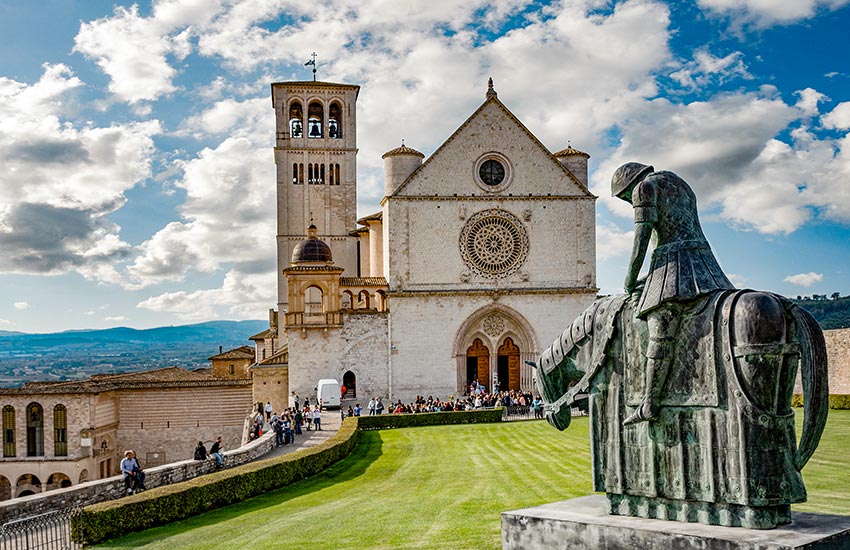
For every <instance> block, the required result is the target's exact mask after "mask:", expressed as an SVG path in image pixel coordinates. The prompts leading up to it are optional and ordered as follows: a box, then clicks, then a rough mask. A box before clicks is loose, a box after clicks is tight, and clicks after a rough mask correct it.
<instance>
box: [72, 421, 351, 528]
mask: <svg viewBox="0 0 850 550" xmlns="http://www.w3.org/2000/svg"><path fill="white" fill-rule="evenodd" d="M358 433H359V430H358V428H357V420H356V419H346V421H345V422H343V424H342V427H340V429H339V431H338V432H337V433H336V435H334V436H333V437H331V438H330V439H328V440H327V441H325V442H324V443H322V444H320V445H317V446H315V447H312V448H308V449H301V450H299V451H296V452H294V453H291V454H287V455H283V456H280V457H275V458H270V459H266V460H259V461H256V462H250V463H248V464H243V465H241V466H238V467H236V468H232V469H229V470H223V471H219V472H214V473H211V474H208V475H204V476H200V477H196V478H194V479H191V480H189V481H185V482H183V483H177V484H174V485H166V486H162V487H156V488H154V489H151V490H150V491H145V492H144V493H139V494H136V495H133V496H129V497H125V498H121V499H118V500H112V501H108V502H101V503H98V504H93V505H91V506H86V507H85V508H83V509H82V511H81V513H80V514H79V515H78V516H75V517H74V518H72V520H71V534H72V537H73V539H74V540H76V541H78V542H81V543H83V544H95V543H99V542H102V541H105V540H107V539H110V538H114V537H117V536H119V535H124V534H126V533H129V532H133V531H141V530H144V529H149V528H151V527H154V526H157V525H163V524H165V523H170V522H172V521H176V520H179V519H184V518H188V517H191V516H194V515H197V514H200V513H202V512H206V511H208V510H212V509H213V508H219V507H222V506H227V505H229V504H234V503H237V502H242V501H243V500H246V499H248V498H251V497H254V496H257V495H259V494H262V493H265V492H267V491H271V490H273V489H278V488H280V487H284V486H286V485H289V484H290V483H293V482H295V481H298V480H300V479H303V478H305V477H308V476H311V475H314V474H317V473H319V472H321V471H322V470H324V469H325V468H327V467H328V466H330V465H331V464H333V463H335V462H338V461H339V460H342V459H343V458H345V457H346V456H348V454H349V453H350V452H351V450H352V449H354V446H355V445H356V443H357V434H358Z"/></svg>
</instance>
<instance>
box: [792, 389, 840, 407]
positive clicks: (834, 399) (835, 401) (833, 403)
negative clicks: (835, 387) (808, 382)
mask: <svg viewBox="0 0 850 550" xmlns="http://www.w3.org/2000/svg"><path fill="white" fill-rule="evenodd" d="M791 406H792V407H802V406H803V394H801V393H795V394H794V395H793V396H791ZM829 408H830V409H844V410H846V409H850V395H847V394H840V393H835V394H830V395H829Z"/></svg>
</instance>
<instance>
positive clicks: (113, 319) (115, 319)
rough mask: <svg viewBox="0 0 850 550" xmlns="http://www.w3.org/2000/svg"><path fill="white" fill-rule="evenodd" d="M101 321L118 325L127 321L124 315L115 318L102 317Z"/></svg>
mask: <svg viewBox="0 0 850 550" xmlns="http://www.w3.org/2000/svg"><path fill="white" fill-rule="evenodd" d="M103 320H104V321H110V322H116V323H120V322H122V321H126V320H127V317H125V316H124V315H115V316H113V317H104V318H103Z"/></svg>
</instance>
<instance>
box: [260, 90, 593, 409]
mask: <svg viewBox="0 0 850 550" xmlns="http://www.w3.org/2000/svg"><path fill="white" fill-rule="evenodd" d="M359 91H360V90H359V87H358V86H354V85H348V84H334V83H328V82H315V81H313V82H281V83H275V84H272V104H273V107H274V112H275V118H276V132H277V135H276V145H275V149H274V153H275V162H276V166H277V197H278V200H277V212H278V216H277V250H278V304H277V310H276V311H272V312H271V315H270V326H269V330H268V331H265V332H263V333H261V334H259V335H256V336H254V337H252V339H253V340H254V341H255V343H256V354H257V357H256V364H255V366H254V367H252V369H254V370H257V371H260V370H262V371H263V372H265V373H268V374H269V375H270V377H269V381H270V382H271V381H272V380H274V379H275V376H277V377H278V381H277V383H273V382H272V383H270V384H269V385H268V391H266V392H264V391H263V389H261V388H256V387H255V395H256V396H257V397H258V398H259V399H265V400H271V401H272V403H273V405H274V406H275V408H279V407H280V406H286V396H288V395H289V394H290V393H291V392H293V391H294V392H297V393H299V394H300V395H313V394H314V388H315V386H316V383H317V382H318V380H320V379H322V378H335V379H337V380H339V381H340V382H341V383H342V384H343V385H345V387H346V389H347V392H348V393H347V397H355V398H357V399H363V400H368V399H369V397H372V396H382V397H384V399H391V400H393V401H395V400H396V399H402V400H408V399H412V398H413V397H414V396H415V395H434V396H435V397H440V398H445V397H448V396H450V395H455V396H457V395H461V394H463V393H464V392H465V390H466V388H467V387H468V385H469V384H470V382H472V381H478V383H480V384H484V385H485V386H486V387H487V388H488V390H489V389H493V388H495V389H501V390H506V389H529V390H530V389H531V388H532V385H533V377H534V371H533V369H532V368H531V367H530V366H528V365H527V364H526V361H533V360H535V359H536V357H537V354H538V353H539V351H540V349H541V348H542V347H545V346H546V345H548V343H549V342H551V341H552V340H554V339H555V338H556V337H557V336H558V334H559V333H560V331H561V330H562V329H563V326H564V324H565V323H566V322H569V320H571V319H573V318H574V317H575V316H576V315H577V314H578V313H579V312H581V311H582V310H583V309H584V308H585V307H587V306H588V305H590V304H591V303H592V302H593V301H594V300H595V298H596V295H597V290H598V289H597V288H596V272H595V269H596V268H595V266H596V260H595V212H594V209H595V200H596V197H595V196H593V195H592V194H591V193H590V192H589V191H588V189H587V159H588V155H587V154H586V153H583V152H581V151H578V150H576V149H574V148H572V147H567V148H566V149H564V150H563V151H560V152H557V153H555V154H553V153H551V152H550V151H549V150H548V149H547V148H546V147H545V146H544V145H543V144H542V143H541V142H540V141H539V140H538V139H537V138H536V137H535V136H534V134H532V133H531V132H530V131H529V130H528V129H527V128H526V127H525V126H524V125H523V124H522V123H521V122H520V120H519V119H518V118H517V117H516V116H515V115H514V114H513V113H512V112H511V111H510V110H509V109H508V108H507V107H506V106H505V104H503V103H502V102H501V101H500V100H499V98H498V96H497V94H496V91H495V90H494V89H493V85H492V82H491V83H490V84H489V87H488V89H487V92H486V94H484V101H483V103H482V104H481V106H480V107H479V108H478V109H477V110H476V111H475V112H474V113H472V114H471V115H470V116H469V118H467V119H466V121H463V122H462V123H461V124H460V126H459V127H458V128H457V130H456V131H455V132H454V133H453V134H452V135H451V136H449V137H448V139H447V140H446V141H445V142H444V143H443V144H442V145H441V146H440V147H438V148H437V149H436V150H435V151H434V153H433V154H432V155H431V156H430V157H429V158H427V159H425V157H424V155H423V154H422V153H420V152H419V151H417V150H415V149H414V148H412V147H409V146H407V145H405V144H403V143H402V145H401V146H400V147H397V148H395V149H392V150H390V151H388V152H387V153H386V154H384V155H383V160H384V166H385V189H384V197H383V200H382V201H381V211H380V212H375V213H373V214H370V215H368V216H365V217H361V218H359V219H358V218H357V216H356V197H357V173H356V156H357V142H356V138H357V127H356V120H357V118H356V117H357V112H356V101H357V96H358V94H359ZM281 379H282V380H283V381H284V383H280V381H281ZM255 386H256V382H255Z"/></svg>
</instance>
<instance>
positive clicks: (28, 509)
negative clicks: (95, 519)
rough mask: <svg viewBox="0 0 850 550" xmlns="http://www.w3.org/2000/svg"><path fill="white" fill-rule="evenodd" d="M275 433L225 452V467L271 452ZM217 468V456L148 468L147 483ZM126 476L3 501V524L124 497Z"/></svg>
mask: <svg viewBox="0 0 850 550" xmlns="http://www.w3.org/2000/svg"><path fill="white" fill-rule="evenodd" d="M274 443H275V440H274V432H273V431H269V432H268V433H265V434H263V436H262V437H260V438H259V439H257V440H256V441H251V442H249V443H246V444H245V445H242V446H241V447H239V448H238V449H233V450H231V451H225V452H224V453H223V455H224V465H225V467H228V468H230V467H233V466H239V465H240V464H244V463H246V462H250V461H252V460H254V459H256V458H258V457H261V456H263V455H265V454H267V453H268V452H269V451H271V450H272V448H274ZM213 470H215V459H213V458H209V459H207V460H182V461H180V462H171V463H169V464H163V465H162V466H154V467H151V468H146V469H145V476H146V477H145V485H146V486H147V488H148V489H153V488H154V487H159V486H162V485H170V484H172V483H179V482H181V481H186V480H187V479H192V478H194V477H197V476H199V475H203V474H206V473H209V472H212V471H213ZM126 491H127V490H126V489H125V487H124V479H123V477H122V476H120V475H118V476H113V477H108V478H105V479H97V480H94V481H87V482H84V483H80V484H78V485H74V486H72V487H66V488H64V489H55V490H52V491H49V492H46V493H38V494H35V495H29V496H25V497H19V498H15V499H11V500H6V501H3V502H0V524H2V523H6V522H8V521H12V520H16V519H21V518H25V517H29V516H34V515H36V514H42V513H45V512H49V511H52V510H59V509H63V508H81V507H83V506H88V505H89V504H95V503H97V502H102V501H104V500H110V499H114V498H121V497H123V496H124V495H126Z"/></svg>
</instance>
